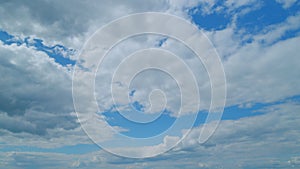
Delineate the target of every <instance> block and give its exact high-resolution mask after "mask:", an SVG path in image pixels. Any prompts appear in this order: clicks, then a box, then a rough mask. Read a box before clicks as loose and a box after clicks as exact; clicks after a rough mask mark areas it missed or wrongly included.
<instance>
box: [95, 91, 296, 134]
mask: <svg viewBox="0 0 300 169" xmlns="http://www.w3.org/2000/svg"><path fill="white" fill-rule="evenodd" d="M286 102H295V103H300V95H295V96H293V97H288V98H284V99H282V100H279V101H276V102H270V103H249V104H243V105H233V106H229V107H225V109H224V112H223V115H222V118H221V120H239V119H241V118H247V117H253V116H259V115H263V114H265V113H266V112H265V109H266V108H268V107H270V106H274V105H279V104H283V103H286ZM101 114H103V115H104V116H105V117H106V120H107V122H108V123H109V124H110V125H112V126H119V127H122V128H124V129H126V131H123V132H121V133H122V134H124V135H126V136H129V137H135V138H146V137H152V136H156V135H158V134H160V133H162V132H164V131H166V130H167V129H168V128H169V127H171V126H172V124H173V123H174V122H175V120H176V117H172V116H170V114H171V112H167V111H165V112H163V113H162V115H161V116H160V117H159V118H157V120H154V121H152V122H150V123H136V122H132V121H130V120H128V119H126V118H125V117H123V116H122V115H121V114H120V113H119V112H118V111H113V110H112V109H111V110H109V111H106V112H103V113H101ZM207 115H208V112H207V111H200V112H199V113H198V115H197V118H196V119H195V122H194V124H193V127H197V126H200V125H202V124H204V123H205V122H206V118H207ZM180 118H182V119H183V120H184V119H185V118H186V119H188V120H187V122H191V123H192V122H193V121H191V119H190V117H188V116H187V117H185V116H183V117H180ZM177 134H180V133H177Z"/></svg>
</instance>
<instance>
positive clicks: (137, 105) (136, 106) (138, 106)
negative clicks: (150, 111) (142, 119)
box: [131, 101, 145, 112]
mask: <svg viewBox="0 0 300 169" xmlns="http://www.w3.org/2000/svg"><path fill="white" fill-rule="evenodd" d="M131 105H132V106H133V108H134V109H135V110H137V111H139V112H144V111H145V106H144V105H142V104H141V103H139V102H138V101H134V102H133V103H132V104H131Z"/></svg>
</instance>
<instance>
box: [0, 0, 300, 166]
mask: <svg viewBox="0 0 300 169" xmlns="http://www.w3.org/2000/svg"><path fill="white" fill-rule="evenodd" d="M61 3H62V4H61ZM65 4H67V2H47V1H35V2H34V1H33V2H28V3H25V2H1V5H0V20H1V22H0V46H1V47H0V48H1V49H0V59H1V61H0V74H1V77H2V78H1V83H0V135H1V137H0V168H1V169H2V168H3V169H4V168H5V169H10V168H108V167H111V168H165V166H166V165H170V167H171V168H221V167H223V168H299V167H300V153H299V152H300V147H299V141H300V137H299V136H300V130H299V128H300V126H299V124H300V123H299V122H300V121H299V120H300V116H299V110H300V87H299V86H300V80H299V78H298V77H299V72H300V70H299V66H298V65H299V64H300V62H299V59H298V57H299V49H298V44H299V41H300V37H299V35H300V12H299V11H300V10H299V9H300V1H298V0H287V1H283V0H265V1H257V0H238V1H222V0H204V1H184V0H183V1H163V0H161V1H153V2H133V1H132V2H131V1H118V2H117V1H116V2H111V3H108V4H105V5H103V4H101V3H100V2H98V1H90V2H80V1H75V2H74V3H72V4H70V6H68V5H65ZM37 8H39V9H37ZM149 11H156V12H163V13H168V14H172V15H176V16H179V17H181V18H184V19H186V20H188V21H189V22H191V23H192V24H194V25H195V26H196V27H197V28H198V29H199V30H201V31H203V32H204V33H205V34H206V36H207V37H208V39H209V40H210V41H211V43H212V45H213V46H214V47H215V48H216V50H217V51H218V54H219V56H220V59H221V61H222V64H223V65H224V71H225V74H226V82H227V100H226V105H225V108H224V112H223V116H222V118H221V121H220V123H219V126H218V128H217V130H216V131H215V132H214V134H213V135H212V137H211V138H210V139H209V140H208V141H207V142H205V143H204V144H199V143H198V142H197V139H198V136H199V133H200V131H201V129H202V128H203V126H205V125H207V126H210V125H212V123H213V121H212V122H206V117H207V114H208V106H207V105H208V104H209V103H210V100H209V99H210V93H209V92H210V90H207V87H209V86H210V85H209V83H206V81H205V80H207V79H205V77H206V76H207V75H203V77H202V74H199V76H197V80H198V78H199V80H198V82H199V83H202V82H203V84H199V86H201V87H200V88H201V90H200V91H205V92H208V93H209V94H206V93H204V94H201V92H200V96H201V105H202V106H203V108H200V109H199V110H197V111H196V112H192V113H191V114H189V113H187V114H185V115H183V116H180V117H176V116H175V115H174V114H175V113H176V112H174V110H176V108H177V106H178V105H176V104H173V103H178V100H176V97H177V95H172V94H173V92H174V91H175V92H176V90H177V89H175V88H174V90H173V88H172V90H170V91H171V94H170V95H168V94H166V97H170V96H171V98H172V99H173V100H172V99H171V102H170V103H167V108H164V109H163V110H161V111H160V112H154V113H152V114H151V113H150V114H147V109H148V108H149V102H148V100H147V98H148V95H147V94H146V95H145V93H147V92H148V91H149V90H152V89H153V88H154V87H156V86H155V85H154V84H153V85H152V83H154V82H156V81H155V79H160V78H166V80H159V81H158V82H159V83H158V84H157V86H158V87H160V89H161V90H163V89H166V88H167V87H170V86H171V87H172V85H173V84H172V82H171V81H170V80H168V79H167V78H168V77H167V76H166V75H163V74H161V75H158V74H155V72H152V73H153V74H154V75H152V74H151V77H150V74H149V78H148V79H143V78H145V77H146V76H143V75H142V74H141V76H140V77H138V76H137V77H138V78H137V79H136V80H135V81H134V84H133V85H132V86H131V89H130V90H129V91H128V92H127V93H126V95H127V96H128V98H129V102H128V103H126V104H123V105H115V104H110V103H111V102H110V100H109V99H108V96H106V95H105V94H106V93H105V92H103V93H104V94H102V93H101V92H99V93H100V94H99V95H97V94H96V95H95V96H96V97H98V98H97V99H98V100H100V102H99V107H100V109H102V108H104V109H105V111H100V112H96V113H97V114H99V115H101V116H102V117H104V119H105V120H106V122H107V123H106V124H107V125H110V126H113V127H115V128H116V129H117V130H118V131H119V133H120V134H122V135H124V136H127V137H132V138H138V139H143V138H148V137H155V136H161V137H159V138H160V139H161V140H156V141H157V142H155V144H157V145H158V146H161V147H162V149H163V148H165V147H168V146H169V144H172V143H173V142H172V141H174V140H176V139H177V137H181V136H182V133H183V131H184V130H182V129H179V128H178V129H177V128H176V129H177V130H176V132H173V133H172V135H169V136H164V137H163V136H162V135H160V134H161V133H163V132H164V131H165V130H167V129H168V128H169V127H171V126H172V125H174V123H175V122H176V119H177V118H180V119H182V120H183V122H187V123H191V126H192V129H191V132H190V133H189V134H188V135H187V136H186V137H185V138H184V139H183V140H181V142H179V143H178V145H177V146H176V147H174V148H173V149H171V150H170V151H167V152H166V153H164V154H160V155H158V156H155V157H152V158H141V159H131V158H126V157H121V156H117V155H113V154H111V153H109V152H107V151H106V150H105V148H103V147H101V146H98V145H96V144H95V143H94V142H93V141H92V140H91V139H90V138H89V137H88V136H87V134H86V133H85V132H84V131H83V129H82V128H81V126H80V123H79V122H78V119H77V116H76V113H75V110H74V105H73V98H72V76H73V70H74V69H75V65H76V63H77V62H83V60H79V61H78V60H77V56H78V54H80V52H81V50H82V48H83V45H84V43H85V42H86V41H87V40H88V39H89V37H90V36H91V35H92V34H93V33H94V32H95V31H96V30H97V29H98V28H100V27H101V26H103V25H104V24H106V23H108V22H109V21H112V20H114V19H116V18H119V17H121V16H125V15H127V14H132V13H137V12H149ZM141 42H143V44H141ZM176 43H179V42H178V41H177V42H175V41H174V40H172V39H171V38H167V37H165V36H151V35H147V36H145V37H137V38H136V39H134V38H133V39H132V41H130V40H128V41H124V43H120V45H119V46H116V47H115V48H114V49H113V50H112V52H111V54H110V55H109V57H110V58H111V59H107V60H105V62H104V63H105V65H104V66H103V67H102V68H103V70H104V72H105V70H106V71H107V72H110V70H111V69H113V68H114V66H116V65H118V61H119V60H120V58H119V57H120V55H121V54H127V53H130V52H133V51H134V50H137V49H143V48H146V47H148V48H149V47H151V48H159V49H166V50H171V51H172V52H176V51H177V52H179V53H180V54H182V53H185V51H184V50H182V51H181V49H182V48H181V47H178V46H177V44H176ZM143 45H144V46H143ZM124 49H125V51H122V50H124ZM118 52H120V53H118ZM187 55H188V56H183V57H182V58H183V60H184V61H186V62H187V63H188V65H191V66H193V65H194V63H193V60H191V59H190V58H192V57H194V56H190V55H189V53H187ZM118 59H119V60H118ZM195 65H196V67H194V68H193V69H192V70H195V71H196V72H197V71H198V72H201V70H202V68H203V67H202V68H201V66H199V68H198V67H197V64H195ZM195 65H194V66H195ZM110 67H112V68H110ZM109 68H110V69H109ZM100 70H102V69H99V72H100ZM105 73H106V72H105ZM105 73H104V74H103V75H102V74H97V75H96V81H95V84H96V86H98V85H99V87H103V89H107V88H105V87H106V86H105V85H106V84H109V83H110V81H109V79H107V78H106V76H104V75H106V74H105ZM179 73H180V72H179ZM152 76H153V77H152ZM147 77H148V75H147ZM119 85H120V86H121V85H122V83H120V84H119ZM166 86H167V87H166ZM144 88H145V90H143V89H144ZM101 89H102V88H101ZM107 91H108V90H107ZM145 91H146V92H145ZM84 93H85V91H84V90H82V96H84ZM148 94H149V93H148ZM141 98H142V99H141ZM145 98H146V99H145ZM174 98H175V99H174ZM145 100H146V101H145ZM172 101H174V102H172ZM124 107H125V108H124ZM119 108H120V109H119ZM123 108H124V109H123ZM120 110H121V111H123V112H119V111H120ZM124 113H125V114H126V113H127V114H128V115H129V116H136V117H139V116H143V117H147V118H150V119H151V118H152V119H153V118H154V119H155V118H156V120H155V121H153V122H150V123H138V122H132V121H130V120H128V119H126V118H125V117H123V114H124ZM194 115H196V119H195V121H194V122H192V121H191V120H190V119H191V118H192V117H193V116H194ZM129 116H128V117H129ZM187 126H188V125H187ZM106 127H107V126H103V129H101V132H100V133H101V138H102V139H103V140H104V142H107V143H109V141H111V140H113V139H112V138H111V137H112V136H111V133H109V132H107V131H106ZM110 139H111V140H110ZM159 141H160V142H161V144H159V143H158V142H159ZM157 145H155V146H157ZM138 146H140V145H139V144H136V147H134V146H133V147H130V146H129V147H128V148H137V150H133V149H132V150H131V149H129V150H128V149H125V150H124V151H130V152H129V153H133V154H134V153H135V152H136V151H137V152H139V153H142V154H147V153H150V154H151V151H155V148H156V147H155V146H154V145H150V148H149V147H147V146H149V145H143V146H145V147H138ZM151 146H153V147H151ZM164 146H165V147H164ZM138 148H140V149H138ZM233 159H234V160H233Z"/></svg>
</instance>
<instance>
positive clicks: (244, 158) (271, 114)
mask: <svg viewBox="0 0 300 169" xmlns="http://www.w3.org/2000/svg"><path fill="white" fill-rule="evenodd" d="M299 110H300V106H299V103H298V102H286V103H283V104H279V105H273V106H269V107H267V108H265V109H264V111H265V112H266V113H265V114H264V115H260V116H255V117H246V118H242V119H239V120H228V121H222V122H221V124H220V126H219V128H218V129H217V131H216V133H215V134H214V136H213V137H212V138H211V139H210V140H209V141H208V142H206V143H205V144H203V145H199V143H198V142H197V139H198V136H199V132H200V130H201V127H199V128H195V129H194V130H193V131H192V132H191V133H190V134H189V135H188V137H187V138H186V139H185V140H184V141H183V142H182V143H181V144H179V145H178V147H176V148H175V149H173V150H171V151H169V152H167V153H165V154H162V155H159V156H157V157H153V158H146V159H130V158H122V157H117V156H113V155H111V154H109V153H107V152H104V151H98V152H93V153H87V154H82V155H75V154H70V155H65V154H59V153H36V152H22V153H18V152H7V153H3V152H2V153H0V157H1V158H0V159H1V160H0V162H1V163H2V164H4V163H5V164H6V166H7V167H6V168H8V169H9V168H18V167H20V166H22V167H23V168H24V167H28V168H29V167H30V165H34V166H43V168H53V167H57V166H60V167H61V168H76V167H78V168H95V167H98V168H99V167H101V168H108V167H114V168H126V167H127V168H135V167H136V168H145V169H147V168H157V169H163V168H170V167H171V168H186V169H194V168H195V169H196V168H199V167H202V168H218V167H219V168H220V167H223V168H253V167H255V168H268V167H271V168H291V167H295V168H297V167H299V152H298V150H299V148H300V147H299V145H298V142H299V141H300V137H299V136H300V131H299V127H300V126H299V123H298V122H299V119H300V116H299V113H298V111H299ZM208 125H209V124H208ZM169 139H170V140H169V141H172V140H173V138H169ZM173 141H174V140H173ZM167 142H168V141H167ZM167 142H166V143H167ZM145 150H147V151H152V150H150V149H145Z"/></svg>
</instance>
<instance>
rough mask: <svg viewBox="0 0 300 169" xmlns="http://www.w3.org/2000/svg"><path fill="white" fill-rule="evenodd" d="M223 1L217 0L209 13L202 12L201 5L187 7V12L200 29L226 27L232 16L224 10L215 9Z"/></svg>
mask: <svg viewBox="0 0 300 169" xmlns="http://www.w3.org/2000/svg"><path fill="white" fill-rule="evenodd" d="M223 3H224V1H222V0H219V1H217V2H216V3H215V4H214V6H213V7H212V9H211V11H210V12H209V13H203V12H202V8H203V6H201V5H200V6H197V7H193V8H191V9H189V10H188V14H189V15H190V17H191V19H192V21H193V22H194V23H195V24H196V25H197V26H198V27H199V28H201V29H205V30H222V29H225V28H226V27H227V25H228V24H229V23H230V22H231V19H232V16H231V15H228V14H227V13H226V12H225V11H224V10H222V11H217V10H216V9H217V8H218V7H220V6H223V5H222V4H223Z"/></svg>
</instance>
